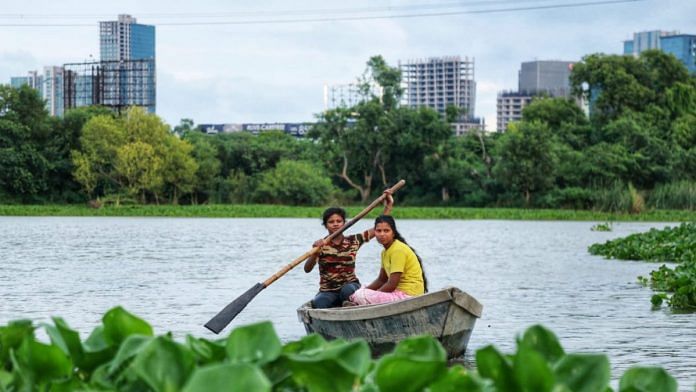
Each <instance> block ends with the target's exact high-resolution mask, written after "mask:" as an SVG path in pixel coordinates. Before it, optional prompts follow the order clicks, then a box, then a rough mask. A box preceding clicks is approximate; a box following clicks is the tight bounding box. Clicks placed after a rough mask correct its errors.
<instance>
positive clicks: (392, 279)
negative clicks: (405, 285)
mask: <svg viewBox="0 0 696 392" xmlns="http://www.w3.org/2000/svg"><path fill="white" fill-rule="evenodd" d="M401 274H402V272H393V273H392V274H391V275H389V280H387V282H386V283H385V284H383V285H382V287H380V288H379V290H377V291H383V292H385V293H391V292H392V291H394V290H396V288H397V287H398V286H399V282H400V281H401Z"/></svg>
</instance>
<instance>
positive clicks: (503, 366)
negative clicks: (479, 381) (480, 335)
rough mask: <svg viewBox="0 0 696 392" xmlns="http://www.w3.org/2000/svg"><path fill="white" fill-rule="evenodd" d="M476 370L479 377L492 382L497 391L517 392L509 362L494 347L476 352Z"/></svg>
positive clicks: (517, 387) (487, 347)
mask: <svg viewBox="0 0 696 392" xmlns="http://www.w3.org/2000/svg"><path fill="white" fill-rule="evenodd" d="M476 368H477V369H478V372H479V374H480V375H481V376H483V377H485V378H489V379H491V380H493V383H494V384H495V386H496V388H498V389H499V390H501V391H518V390H519V386H518V385H517V382H516V381H515V377H514V374H513V370H512V364H511V363H510V360H508V359H507V358H506V357H505V356H504V355H503V354H501V353H500V352H499V351H498V350H497V349H496V348H495V347H493V346H486V347H484V348H482V349H480V350H478V351H476Z"/></svg>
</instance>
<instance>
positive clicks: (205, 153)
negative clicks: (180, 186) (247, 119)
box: [182, 131, 221, 203]
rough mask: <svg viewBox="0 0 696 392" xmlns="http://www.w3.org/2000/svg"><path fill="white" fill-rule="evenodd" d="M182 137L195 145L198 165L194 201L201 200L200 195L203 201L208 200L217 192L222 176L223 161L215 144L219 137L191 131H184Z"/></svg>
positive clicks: (193, 152)
mask: <svg viewBox="0 0 696 392" xmlns="http://www.w3.org/2000/svg"><path fill="white" fill-rule="evenodd" d="M182 139H183V140H185V141H187V142H189V143H190V144H191V145H192V146H193V150H192V151H191V154H192V156H193V159H194V160H195V161H196V164H197V165H198V169H197V170H196V173H195V178H196V189H195V192H194V194H193V203H198V202H199V196H200V199H201V201H206V200H208V199H210V198H211V197H212V196H213V195H215V194H216V192H217V183H218V182H219V181H220V178H221V172H220V167H221V163H220V159H218V149H217V148H216V144H215V143H216V141H217V140H218V139H219V137H217V136H212V135H206V134H203V133H201V132H197V131H191V132H186V133H184V134H183V136H182ZM217 201H220V199H219V198H218V200H217Z"/></svg>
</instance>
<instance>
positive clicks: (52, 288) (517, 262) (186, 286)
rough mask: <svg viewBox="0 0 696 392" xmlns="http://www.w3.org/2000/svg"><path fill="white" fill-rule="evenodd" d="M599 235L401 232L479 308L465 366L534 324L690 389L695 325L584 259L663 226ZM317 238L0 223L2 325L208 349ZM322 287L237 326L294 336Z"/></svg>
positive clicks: (575, 347)
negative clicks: (113, 317) (229, 315)
mask: <svg viewBox="0 0 696 392" xmlns="http://www.w3.org/2000/svg"><path fill="white" fill-rule="evenodd" d="M593 224H594V222H520V221H438V220H419V221H415V220H414V221H400V222H399V230H400V231H401V232H402V233H403V234H404V236H406V238H407V239H408V241H409V243H411V245H413V246H414V247H415V248H416V249H417V250H418V252H419V254H420V255H421V256H422V257H423V259H424V263H425V269H426V272H427V274H428V277H429V280H430V284H431V288H439V287H443V286H446V285H454V286H457V287H460V288H461V289H463V290H465V291H467V292H469V293H470V294H472V295H473V296H475V297H476V298H477V299H478V300H479V301H481V303H483V305H484V311H483V318H482V319H481V320H479V322H478V324H477V327H476V329H475V330H474V334H473V335H472V338H471V342H470V347H471V348H472V350H470V352H469V354H468V355H467V358H465V362H466V363H467V364H469V365H471V364H472V363H473V362H474V361H473V358H472V353H473V351H474V350H475V349H477V348H480V347H483V346H485V345H488V344H495V345H496V346H498V347H499V348H500V349H501V350H502V351H505V352H510V351H513V350H514V344H515V343H514V342H515V340H514V336H515V335H516V334H519V333H521V332H522V331H524V329H526V328H527V327H529V326H530V325H532V324H536V323H541V324H544V325H546V326H547V327H549V328H551V329H552V330H553V331H554V332H555V333H556V334H557V335H558V336H559V338H560V340H561V342H562V344H563V346H564V347H565V348H566V350H567V351H575V352H604V353H607V354H608V355H609V357H610V361H611V365H612V374H613V375H614V376H615V377H616V376H618V375H620V374H621V373H623V371H625V370H626V369H627V368H629V367H630V366H633V365H635V364H643V365H656V366H663V367H664V368H666V369H667V370H668V371H669V372H670V373H671V374H673V375H674V376H675V377H676V378H677V379H678V380H679V383H680V387H681V388H684V390H692V388H693V386H694V384H696V372H694V368H696V350H693V347H694V342H696V328H694V325H696V315H695V314H693V313H686V314H674V313H671V312H670V311H669V310H666V309H662V310H657V311H654V310H651V306H650V297H651V295H652V293H651V291H650V290H649V289H647V288H645V287H642V286H641V285H639V284H638V283H637V282H636V277H637V276H638V275H643V276H645V275H647V274H648V273H649V272H650V271H651V270H653V269H655V268H657V267H658V265H657V264H649V263H643V262H635V261H616V260H604V259H602V258H600V257H596V256H592V255H589V254H588V253H587V246H589V245H590V244H592V243H595V242H604V241H606V240H608V239H612V238H616V237H620V236H625V235H628V234H632V233H636V232H641V231H645V230H647V229H649V228H650V227H662V226H665V225H666V224H655V223H617V224H615V225H614V230H613V231H612V232H593V231H591V230H590V227H591V226H592V225H593ZM367 225H368V223H367V222H362V223H360V224H358V225H357V226H356V231H357V230H363V229H364V228H366V227H367ZM298 233H303V234H304V236H303V237H302V238H300V237H298V235H297V234H298ZM323 235H324V232H323V231H322V228H321V226H320V225H317V224H316V219H188V218H187V219H171V218H57V217H47V218H19V217H0V254H2V256H3V257H2V267H1V268H0V298H2V301H0V324H2V323H6V322H7V321H9V320H13V319H18V318H30V319H33V320H35V321H37V322H48V321H50V320H49V317H50V316H52V315H58V316H61V317H63V318H64V319H65V320H66V321H68V323H70V325H71V326H72V327H73V328H75V329H77V330H78V331H79V332H80V333H81V335H82V337H83V339H84V338H86V336H87V335H88V334H89V333H90V332H91V330H92V329H93V328H94V327H96V325H98V323H99V322H100V318H101V316H102V315H103V314H104V312H105V311H106V310H108V309H109V308H111V307H113V306H115V305H122V306H124V307H125V308H126V309H128V310H130V311H131V312H133V313H135V314H138V315H140V316H141V317H143V318H145V319H146V320H148V321H149V322H150V323H152V325H153V327H154V328H155V329H156V331H157V332H158V333H163V332H166V331H172V332H173V333H174V335H175V336H177V337H183V336H184V335H185V334H189V333H190V334H194V335H197V336H206V337H210V338H212V337H213V336H214V335H212V334H211V333H210V332H208V331H207V330H206V329H204V328H203V327H202V325H203V323H205V322H206V321H207V320H208V319H209V318H210V317H211V316H212V315H214V314H216V313H217V312H218V311H219V310H220V309H221V308H222V307H223V306H225V305H226V304H227V303H228V302H229V301H231V300H233V299H234V298H236V297H237V296H238V295H240V294H242V293H243V292H244V291H246V290H247V289H249V288H250V287H252V286H253V285H254V284H256V283H257V282H259V281H261V280H264V279H266V278H268V277H269V276H270V275H271V274H273V273H274V272H276V271H277V270H279V269H280V268H282V267H283V266H285V265H286V264H287V263H288V262H290V261H291V260H292V259H294V258H295V257H297V256H299V255H301V254H303V253H304V252H306V251H307V250H308V249H309V248H310V247H311V244H312V242H313V241H314V240H315V239H317V238H320V237H322V236H323ZM379 253H380V248H379V246H378V244H376V243H370V244H367V245H366V246H365V247H364V248H363V250H361V253H360V255H359V257H358V262H357V263H358V267H357V271H358V277H359V278H360V279H361V280H362V281H364V282H365V281H370V280H372V279H373V278H374V276H376V275H377V273H378V272H379V263H378V260H379ZM317 284H318V276H317V274H316V272H313V273H311V274H305V273H304V272H303V271H302V269H301V268H296V270H294V271H291V272H290V273H288V274H287V275H285V276H284V277H283V278H282V279H279V280H278V281H276V282H275V283H274V284H273V286H271V287H269V288H268V289H266V290H264V291H263V292H261V294H259V296H258V297H256V299H254V301H253V302H252V303H251V304H250V305H249V306H248V307H247V308H246V309H245V310H244V312H242V313H241V314H240V315H239V316H238V317H237V318H236V319H235V321H234V325H242V324H246V323H251V322H256V321H259V320H265V319H271V320H273V322H274V323H275V325H276V328H277V330H278V333H279V335H280V336H281V338H282V339H283V340H291V339H298V338H299V337H301V336H302V335H303V334H304V329H303V327H302V326H301V324H300V323H299V322H298V321H297V317H296V314H295V308H297V307H298V306H299V305H300V304H302V303H303V302H304V301H306V300H307V299H308V298H311V297H312V296H313V295H314V293H315V291H316V289H317ZM615 382H616V380H614V383H615Z"/></svg>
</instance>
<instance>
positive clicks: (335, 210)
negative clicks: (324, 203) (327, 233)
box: [321, 207, 346, 227]
mask: <svg viewBox="0 0 696 392" xmlns="http://www.w3.org/2000/svg"><path fill="white" fill-rule="evenodd" d="M331 215H338V216H340V217H341V218H343V221H344V222H345V221H346V210H344V209H343V208H341V207H329V208H327V209H326V210H324V213H323V214H322V215H321V221H322V225H324V227H326V222H328V221H329V218H331Z"/></svg>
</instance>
